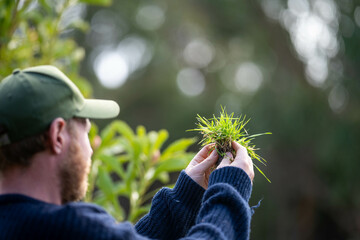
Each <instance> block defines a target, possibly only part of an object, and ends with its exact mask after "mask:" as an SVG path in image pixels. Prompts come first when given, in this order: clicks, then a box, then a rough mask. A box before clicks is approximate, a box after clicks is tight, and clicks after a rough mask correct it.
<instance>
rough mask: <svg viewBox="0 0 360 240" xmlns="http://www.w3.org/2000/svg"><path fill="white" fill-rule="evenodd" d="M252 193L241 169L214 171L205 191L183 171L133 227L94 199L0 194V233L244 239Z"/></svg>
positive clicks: (49, 236)
mask: <svg viewBox="0 0 360 240" xmlns="http://www.w3.org/2000/svg"><path fill="white" fill-rule="evenodd" d="M250 194H251V182H250V179H249V178H248V176H247V175H246V173H245V172H244V171H242V170H241V169H238V168H234V167H225V168H221V169H219V170H216V171H214V172H213V173H212V174H211V176H210V181H209V188H208V190H206V191H204V189H203V188H202V187H201V186H199V185H198V184H197V183H195V182H194V181H193V180H192V179H191V178H190V177H189V176H188V175H186V173H185V172H184V171H183V172H181V173H180V176H179V179H178V181H177V183H176V184H175V187H174V189H169V188H163V189H162V190H160V191H159V192H158V193H157V194H156V195H155V196H154V198H153V202H152V208H151V210H150V212H149V214H147V215H146V216H145V217H143V218H142V219H141V220H140V221H139V222H138V223H137V224H136V225H135V227H134V226H132V225H131V224H130V223H126V222H125V223H116V221H115V219H114V218H113V217H111V216H110V215H109V214H107V213H106V212H105V211H104V210H103V209H102V208H100V207H98V206H96V205H93V204H87V203H71V204H66V205H63V206H58V205H53V204H48V203H45V202H42V201H38V200H35V199H32V198H29V197H26V196H23V195H18V194H7V195H0V239H6V240H12V239H21V240H23V239H39V240H40V239H51V240H56V239H90V240H91V239H100V240H101V239H148V238H151V239H169V240H171V239H179V238H182V239H237V240H241V239H248V237H249V231H250V219H251V211H250V208H249V205H248V203H247V201H248V199H249V197H250ZM185 235H186V236H185Z"/></svg>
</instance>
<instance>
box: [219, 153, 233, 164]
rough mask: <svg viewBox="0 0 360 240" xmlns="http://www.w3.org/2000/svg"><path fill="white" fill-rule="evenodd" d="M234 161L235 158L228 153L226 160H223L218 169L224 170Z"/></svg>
mask: <svg viewBox="0 0 360 240" xmlns="http://www.w3.org/2000/svg"><path fill="white" fill-rule="evenodd" d="M232 160H233V156H232V154H231V153H229V152H227V153H226V154H225V156H224V158H223V159H222V160H221V163H220V164H219V166H218V167H217V168H222V167H226V166H230V164H231V162H232Z"/></svg>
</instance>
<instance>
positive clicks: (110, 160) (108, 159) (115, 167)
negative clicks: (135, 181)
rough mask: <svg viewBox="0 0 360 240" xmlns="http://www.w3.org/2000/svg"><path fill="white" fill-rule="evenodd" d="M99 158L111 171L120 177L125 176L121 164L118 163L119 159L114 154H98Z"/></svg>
mask: <svg viewBox="0 0 360 240" xmlns="http://www.w3.org/2000/svg"><path fill="white" fill-rule="evenodd" d="M99 159H100V160H102V161H103V162H104V163H105V164H106V165H108V166H109V167H110V169H111V170H112V171H115V172H116V173H117V174H118V175H119V176H120V177H121V178H122V179H124V178H125V172H124V170H123V168H122V165H121V164H119V162H120V161H119V160H118V159H117V158H116V157H114V156H108V155H100V156H99Z"/></svg>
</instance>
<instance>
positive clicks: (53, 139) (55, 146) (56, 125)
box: [49, 118, 67, 154]
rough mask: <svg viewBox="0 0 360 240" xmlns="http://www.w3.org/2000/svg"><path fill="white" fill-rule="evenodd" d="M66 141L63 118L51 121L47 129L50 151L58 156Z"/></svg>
mask: <svg viewBox="0 0 360 240" xmlns="http://www.w3.org/2000/svg"><path fill="white" fill-rule="evenodd" d="M66 139H67V131H66V121H65V120H64V119H63V118H56V119H54V120H53V121H52V123H51V125H50V129H49V142H50V150H51V151H52V152H53V153H55V154H60V153H61V152H62V151H63V149H64V145H65V141H66Z"/></svg>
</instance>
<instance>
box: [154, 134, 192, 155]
mask: <svg viewBox="0 0 360 240" xmlns="http://www.w3.org/2000/svg"><path fill="white" fill-rule="evenodd" d="M195 141H196V138H183V139H180V140H177V141H175V142H173V143H172V144H170V145H169V146H168V147H167V148H166V149H165V150H164V152H163V154H162V156H161V158H160V160H166V159H168V158H170V157H171V155H173V154H174V153H178V152H182V151H186V149H187V148H188V147H189V146H190V145H192V144H194V143H195Z"/></svg>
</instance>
